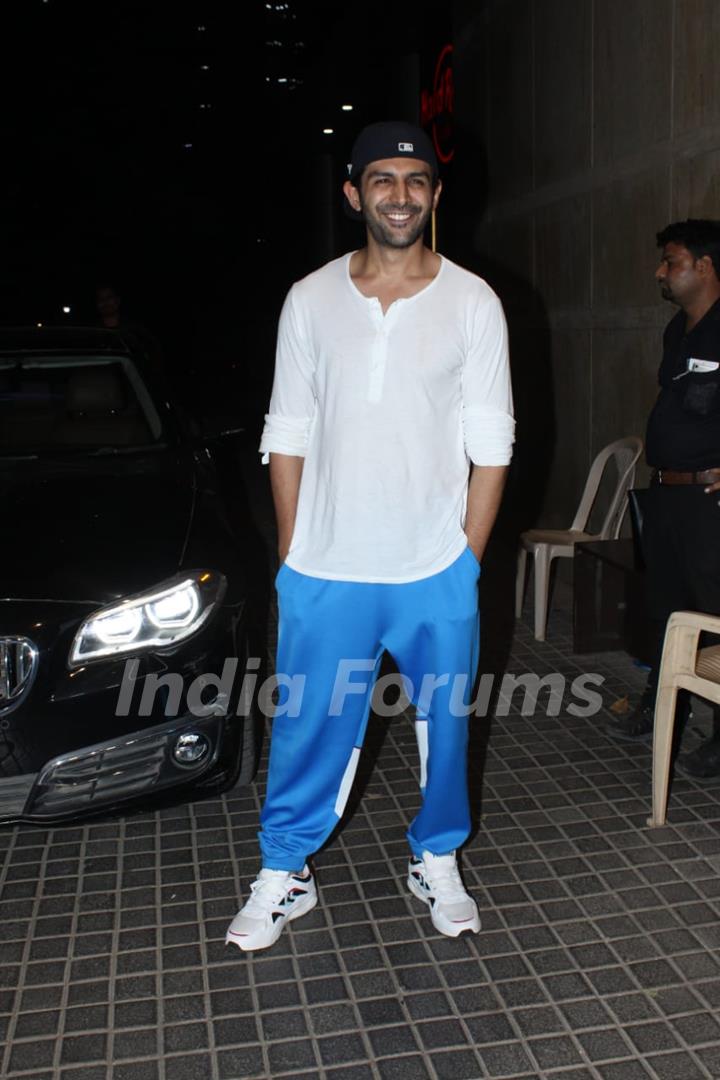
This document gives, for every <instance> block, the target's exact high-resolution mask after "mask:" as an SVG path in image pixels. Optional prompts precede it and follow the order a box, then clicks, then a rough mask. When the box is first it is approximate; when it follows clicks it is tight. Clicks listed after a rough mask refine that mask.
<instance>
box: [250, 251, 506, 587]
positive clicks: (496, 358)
mask: <svg viewBox="0 0 720 1080" xmlns="http://www.w3.org/2000/svg"><path fill="white" fill-rule="evenodd" d="M351 255H352V253H350V254H348V255H344V256H343V257H342V258H339V259H335V260H333V261H332V262H330V263H328V264H327V265H326V266H323V267H322V268H321V269H320V270H316V271H315V272H314V273H312V274H309V275H308V277H306V278H303V279H302V280H301V281H298V282H296V284H295V285H293V287H292V288H291V289H290V292H289V293H288V296H287V299H286V300H285V304H284V307H283V310H282V315H281V317H280V324H279V329H278V344H277V359H276V368H275V380H274V384H273V391H272V398H271V401H270V411H269V413H268V415H267V416H266V417H265V427H264V430H263V435H262V440H261V443H260V452H261V453H262V454H263V462H264V463H267V462H268V461H269V455H270V454H271V453H277V454H291V455H297V456H300V457H304V458H305V462H304V466H303V472H302V480H301V483H300V492H299V498H298V508H297V517H296V521H295V529H294V532H293V536H292V542H291V544H290V550H289V552H288V555H287V564H288V566H290V567H291V568H292V569H294V570H297V571H299V572H300V573H302V574H308V575H310V576H311V577H320V578H329V579H333V580H343V581H364V582H388V583H398V582H407V581H417V580H418V579H420V578H424V577H429V576H430V575H431V574H436V573H439V572H440V571H441V570H444V569H445V568H446V567H447V566H449V565H450V564H451V563H452V562H453V561H454V560H455V559H456V558H457V557H458V556H459V555H460V554H461V552H462V551H463V549H464V548H465V546H466V544H467V540H466V537H465V533H464V531H463V525H464V521H465V511H466V505H467V489H468V473H469V462H470V461H472V462H474V464H476V465H507V464H508V462H509V461H510V458H511V455H512V443H513V435H514V420H513V409H512V392H511V388H510V371H509V363H508V350H507V329H506V325H505V318H504V315H503V310H502V306H501V304H500V301H499V300H498V298H497V296H496V295H495V293H494V292H493V291H492V289H491V288H490V286H489V285H487V284H486V283H485V282H484V281H483V280H482V279H481V278H479V277H477V276H476V275H475V274H472V273H470V272H469V271H467V270H463V269H462V267H459V266H457V265H455V263H452V262H450V260H449V259H446V258H442V260H441V264H440V269H439V271H438V273H437V275H436V277H435V278H434V279H433V280H432V281H431V282H430V284H429V285H427V286H426V287H425V288H424V289H422V290H421V291H420V292H418V293H416V294H415V295H414V296H411V297H408V298H407V299H402V300H395V301H394V302H393V303H392V304H391V305H390V307H389V308H388V310H387V312H386V313H385V314H384V315H383V311H382V307H381V305H380V301H379V300H378V299H377V298H376V297H366V296H363V294H362V293H361V292H360V291H359V289H358V288H357V287H356V285H355V284H354V282H353V280H352V278H351V277H350V259H351Z"/></svg>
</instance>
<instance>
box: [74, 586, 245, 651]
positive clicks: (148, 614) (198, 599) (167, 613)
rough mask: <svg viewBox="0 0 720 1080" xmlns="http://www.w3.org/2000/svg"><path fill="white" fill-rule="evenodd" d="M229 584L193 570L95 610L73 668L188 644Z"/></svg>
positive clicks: (78, 645)
mask: <svg viewBox="0 0 720 1080" xmlns="http://www.w3.org/2000/svg"><path fill="white" fill-rule="evenodd" d="M226 586H227V581H226V579H225V578H224V577H223V575H222V574H217V573H215V572H214V571H211V570H189V571H188V572H187V573H185V574H179V575H178V576H177V577H174V578H171V579H170V580H169V581H163V582H161V584H159V585H158V586H156V588H154V589H152V590H148V591H147V592H143V593H138V594H137V595H136V596H129V597H128V598H127V599H126V600H122V601H121V602H120V603H119V604H113V605H112V606H110V607H106V608H102V609H101V610H100V611H96V612H95V613H94V614H93V615H91V616H90V618H89V619H86V620H85V622H84V623H83V624H82V626H81V627H80V629H79V630H78V632H77V634H76V635H75V640H74V641H73V644H72V649H71V650H70V666H71V667H74V666H77V665H78V664H84V663H85V662H86V661H87V660H97V659H99V658H100V657H107V656H116V655H117V654H118V653H127V652H137V651H138V650H142V649H150V648H162V647H163V646H164V645H175V644H176V643H177V642H178V641H183V640H184V639H185V638H187V637H190V635H191V634H194V633H195V632H196V630H199V629H200V627H201V626H202V625H203V623H205V622H206V620H207V619H208V618H209V617H210V614H211V612H212V611H213V609H214V608H215V607H216V606H217V605H218V604H219V603H220V602H221V600H222V598H223V596H224V594H225V589H226Z"/></svg>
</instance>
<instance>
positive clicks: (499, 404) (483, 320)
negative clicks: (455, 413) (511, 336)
mask: <svg viewBox="0 0 720 1080" xmlns="http://www.w3.org/2000/svg"><path fill="white" fill-rule="evenodd" d="M462 423H463V438H464V442H465V452H466V453H467V455H468V457H469V458H470V460H471V461H472V462H473V464H474V465H507V464H509V462H510V459H511V457H512V446H513V442H514V441H515V420H514V418H513V400H512V387H511V383H510V360H509V356H508V339H507V326H506V323H505V316H504V314H503V309H502V305H501V303H500V301H499V300H498V298H497V297H496V296H495V295H494V294H490V296H489V297H483V298H482V300H481V301H480V302H479V303H478V306H477V309H476V311H475V316H474V319H473V322H472V325H471V329H470V346H469V348H468V351H467V355H466V357H465V365H464V368H463V400H462Z"/></svg>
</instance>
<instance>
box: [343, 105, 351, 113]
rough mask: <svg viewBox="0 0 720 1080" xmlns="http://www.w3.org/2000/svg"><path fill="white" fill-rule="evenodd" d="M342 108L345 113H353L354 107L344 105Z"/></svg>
mask: <svg viewBox="0 0 720 1080" xmlns="http://www.w3.org/2000/svg"><path fill="white" fill-rule="evenodd" d="M341 108H342V111H343V112H352V111H353V107H352V105H343V106H341Z"/></svg>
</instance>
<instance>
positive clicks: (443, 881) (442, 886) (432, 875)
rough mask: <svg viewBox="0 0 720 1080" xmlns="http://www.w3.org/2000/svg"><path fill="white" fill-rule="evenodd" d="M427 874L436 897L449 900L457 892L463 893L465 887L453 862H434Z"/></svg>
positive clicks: (455, 895) (454, 896)
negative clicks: (439, 863)
mask: <svg viewBox="0 0 720 1080" xmlns="http://www.w3.org/2000/svg"><path fill="white" fill-rule="evenodd" d="M427 876H428V880H429V882H430V884H431V886H432V889H433V892H434V893H435V894H436V896H437V897H438V899H440V900H451V899H453V898H456V897H457V894H458V893H462V894H463V896H464V895H465V887H464V885H463V883H462V879H461V877H460V873H459V871H458V868H457V864H456V863H455V862H448V863H445V864H444V865H443V864H441V865H438V864H437V862H436V863H434V864H433V867H432V870H431V871H430V872H429V873H428V875H427Z"/></svg>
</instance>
